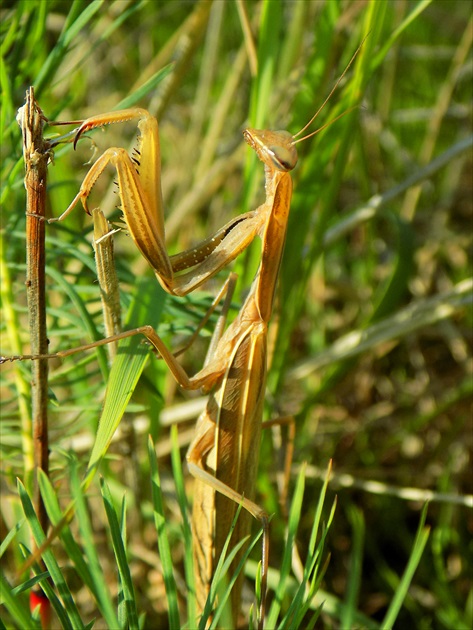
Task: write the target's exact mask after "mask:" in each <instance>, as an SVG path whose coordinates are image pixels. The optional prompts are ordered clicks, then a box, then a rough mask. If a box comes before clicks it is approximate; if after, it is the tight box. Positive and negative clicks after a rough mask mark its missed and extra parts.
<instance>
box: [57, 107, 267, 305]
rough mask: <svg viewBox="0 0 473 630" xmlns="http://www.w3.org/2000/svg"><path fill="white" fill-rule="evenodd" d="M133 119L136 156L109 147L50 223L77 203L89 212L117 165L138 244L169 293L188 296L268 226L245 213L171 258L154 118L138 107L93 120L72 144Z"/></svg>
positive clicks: (123, 201)
mask: <svg viewBox="0 0 473 630" xmlns="http://www.w3.org/2000/svg"><path fill="white" fill-rule="evenodd" d="M129 120H138V129H139V131H140V135H139V137H138V146H137V148H136V149H135V153H134V154H133V156H132V157H130V155H129V154H128V153H127V151H125V149H123V148H110V149H107V150H106V151H105V152H104V153H103V154H102V155H101V156H100V157H99V158H98V159H97V160H96V162H95V163H94V164H93V165H92V167H91V168H90V170H89V172H88V173H87V175H86V176H85V178H84V181H83V182H82V185H81V187H80V190H79V192H78V194H77V195H76V197H75V198H74V199H73V201H72V203H71V204H70V205H69V207H68V208H67V209H66V210H65V211H64V212H63V214H62V215H61V216H60V217H58V218H57V219H51V221H58V220H62V219H64V218H65V217H66V216H67V215H68V214H69V213H70V212H71V210H72V209H73V208H74V206H75V205H76V204H77V203H78V202H79V200H80V201H81V202H82V205H83V206H84V209H85V210H86V212H87V213H89V208H88V205H87V198H88V196H89V195H90V192H91V190H92V188H93V186H94V184H95V183H96V181H97V179H98V178H99V177H100V176H101V175H102V173H103V172H104V170H105V169H106V167H107V166H108V165H111V166H113V167H114V168H115V169H116V174H117V184H118V192H119V195H120V200H121V205H122V210H123V215H124V218H125V221H126V224H127V228H128V231H129V233H130V236H131V237H132V239H133V241H134V243H135V245H136V246H137V248H138V249H139V251H140V252H141V254H142V255H143V256H144V257H145V258H146V260H147V261H148V262H149V264H150V265H151V267H152V268H153V269H154V271H155V273H156V276H157V278H158V280H159V282H160V284H161V286H162V287H163V288H164V289H165V291H167V292H168V293H172V294H174V295H186V294H187V293H189V292H190V291H193V290H194V289H196V288H197V287H198V286H200V285H201V284H202V283H203V282H205V281H206V280H208V279H209V278H211V277H212V276H214V275H215V274H216V273H217V272H218V271H220V270H221V269H222V268H223V267H225V266H226V265H227V264H229V263H230V262H231V261H232V260H233V259H234V258H236V256H238V254H239V253H240V252H241V251H242V250H243V249H245V248H246V247H247V246H248V245H249V244H250V243H251V241H252V240H253V239H254V237H255V235H256V234H257V233H258V231H259V230H260V229H261V226H262V225H264V221H265V217H264V216H263V215H262V213H261V212H258V210H257V211H253V212H247V213H246V214H243V215H240V216H238V217H236V218H235V219H232V220H231V221H229V222H228V223H227V224H226V225H224V226H223V227H222V228H220V229H219V230H218V231H217V232H216V233H215V234H213V235H212V236H211V237H209V238H207V239H205V240H204V241H202V242H201V243H199V244H198V245H196V246H195V247H193V248H191V249H189V250H187V251H184V252H180V253H178V254H175V255H174V256H169V255H168V253H167V251H166V245H165V234H164V208H163V199H162V192H161V156H160V148H159V133H158V122H157V120H156V118H154V117H153V116H151V114H150V113H149V112H147V111H146V110H145V109H139V108H132V109H125V110H121V111H117V112H110V113H107V114H101V115H99V116H93V117H92V118H88V119H87V120H84V122H83V123H82V124H81V126H80V127H79V129H78V130H77V133H76V135H75V140H74V146H75V145H76V143H77V141H78V140H79V138H80V137H81V135H82V134H83V133H85V132H86V131H89V130H91V129H94V128H95V127H102V126H104V125H107V124H112V123H118V122H125V121H129ZM182 272H184V273H182ZM176 274H178V275H176Z"/></svg>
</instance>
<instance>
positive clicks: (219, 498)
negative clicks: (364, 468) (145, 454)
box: [2, 45, 361, 627]
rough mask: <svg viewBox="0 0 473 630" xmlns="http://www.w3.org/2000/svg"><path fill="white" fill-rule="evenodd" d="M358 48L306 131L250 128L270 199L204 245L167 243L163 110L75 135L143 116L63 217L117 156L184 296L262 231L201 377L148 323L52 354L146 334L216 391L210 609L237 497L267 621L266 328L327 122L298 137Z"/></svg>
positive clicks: (129, 211) (198, 534)
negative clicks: (256, 538) (301, 164)
mask: <svg viewBox="0 0 473 630" xmlns="http://www.w3.org/2000/svg"><path fill="white" fill-rule="evenodd" d="M360 47H361V45H360ZM360 47H359V48H360ZM359 48H358V49H357V51H356V52H355V54H354V55H353V57H352V59H351V60H350V62H349V64H348V65H347V67H346V68H345V70H344V72H343V74H342V75H341V76H340V78H339V79H338V81H337V82H336V84H335V86H334V87H333V89H332V90H331V92H330V94H329V95H328V97H327V98H326V99H325V101H324V102H323V104H322V105H321V107H320V108H319V109H318V110H317V112H316V114H315V115H314V116H313V117H312V119H311V120H310V121H309V122H308V123H307V125H305V126H304V127H303V128H302V129H301V130H300V131H299V132H298V133H296V134H295V135H291V134H290V133H289V132H286V131H264V130H256V129H246V130H245V131H244V138H245V141H246V142H247V143H248V144H249V145H250V147H251V148H252V149H254V150H255V151H256V153H257V155H258V158H259V159H260V160H261V161H262V162H263V164H264V169H265V178H266V182H265V189H266V199H265V201H264V203H263V204H262V205H261V206H259V207H258V208H257V210H255V211H252V212H248V213H246V214H243V215H241V216H239V217H237V218H236V219H233V220H232V221H230V222H229V223H227V224H226V225H225V226H224V227H223V228H221V229H220V230H218V231H217V232H216V234H214V235H213V236H212V237H210V238H208V239H206V240H205V241H203V242H202V243H200V244H199V245H198V246H197V247H195V248H193V249H191V250H187V251H185V252H182V253H180V254H176V255H174V256H168V254H167V252H166V249H165V245H164V221H163V206H162V195H161V183H160V178H159V170H160V158H159V138H158V125H157V121H156V119H155V118H153V117H152V116H151V115H150V114H149V113H148V112H147V111H146V110H143V109H127V110H124V111H118V112H114V113H110V114H102V115H100V116H95V117H92V118H89V119H87V120H85V121H84V122H83V123H82V124H81V126H80V127H79V129H78V131H77V133H76V137H75V141H74V144H75V143H76V142H77V141H78V139H79V138H80V136H81V135H82V134H83V133H84V132H86V131H88V130H90V129H93V128H95V127H100V126H103V125H106V124H109V123H116V122H123V121H126V120H132V119H138V120H139V123H138V127H139V130H140V132H141V136H140V139H139V146H138V157H137V158H135V161H133V159H132V158H131V157H130V156H129V155H128V153H127V152H126V151H125V150H124V149H120V148H111V149H108V150H107V151H106V152H105V153H104V154H103V155H102V156H101V157H99V158H98V160H97V161H96V162H95V164H94V165H93V166H92V168H91V169H90V171H89V172H88V174H87V176H86V177H85V179H84V181H83V183H82V185H81V188H80V191H79V193H78V194H77V196H76V197H75V199H74V200H73V202H72V203H71V205H70V206H69V207H68V209H67V210H66V211H65V212H64V213H63V215H61V217H59V218H60V219H62V218H64V217H65V216H66V215H67V214H68V213H69V212H70V211H71V210H72V208H73V207H74V206H75V205H76V203H77V202H78V201H79V199H80V200H81V202H82V204H83V206H84V208H85V210H86V211H88V207H87V197H88V195H89V194H90V191H91V189H92V187H93V185H94V183H95V182H96V180H97V178H98V177H99V176H100V175H101V173H102V172H103V171H104V169H105V168H106V166H107V165H108V164H109V163H110V164H112V165H113V166H114V167H115V168H116V172H117V180H118V188H119V194H120V197H121V201H122V207H123V212H124V216H125V220H126V223H127V227H128V230H129V233H130V235H131V237H132V239H133V241H134V243H135V244H136V246H137V247H138V249H139V251H140V252H141V253H142V255H143V256H144V257H145V258H146V260H147V261H148V262H149V263H150V264H151V266H152V267H153V269H154V270H155V272H156V275H157V277H158V279H159V281H160V283H161V285H162V286H163V288H164V289H165V290H166V291H168V292H169V293H173V294H176V295H184V294H186V293H188V292H189V291H192V290H194V289H195V288H196V287H198V286H200V285H201V284H202V283H203V282H205V281H206V280H207V279H209V278H210V277H211V276H213V275H215V274H216V273H217V272H218V271H219V270H220V269H222V268H223V267H224V266H225V265H227V264H228V263H229V262H231V261H232V260H233V259H234V258H235V257H236V256H238V254H239V253H240V252H241V251H242V250H243V249H245V248H246V247H247V246H248V245H249V244H250V243H251V241H252V240H253V239H254V237H255V236H256V235H259V236H260V238H261V240H262V253H261V261H260V265H259V268H258V271H257V273H256V276H255V279H254V281H253V284H252V286H251V288H250V291H249V294H248V296H247V298H246V300H245V302H244V304H243V306H242V307H241V308H240V311H239V313H238V315H237V317H236V319H235V320H234V321H233V322H232V323H231V324H230V325H229V326H228V328H227V329H226V331H225V332H224V333H223V334H219V335H217V336H215V339H214V342H213V350H212V352H211V354H210V356H209V357H208V359H207V360H206V363H205V365H204V367H203V368H202V369H201V370H200V371H199V372H197V373H196V374H195V375H194V376H189V375H188V374H187V373H186V372H185V370H184V369H183V368H182V366H181V365H180V363H179V362H178V361H177V359H176V357H175V356H174V355H173V353H172V352H171V351H170V350H169V349H168V348H167V347H166V345H165V344H164V342H163V341H162V339H161V338H160V337H159V336H158V335H157V333H156V332H155V331H154V329H153V328H152V327H151V326H140V327H139V328H136V329H133V330H129V331H126V332H123V333H120V334H117V335H114V336H111V337H108V338H106V339H103V340H101V341H98V342H94V343H92V344H88V345H86V346H82V347H80V348H73V349H69V350H64V351H60V352H57V353H55V354H50V355H45V356H47V357H48V358H54V357H66V356H68V355H71V354H73V353H76V352H79V351H83V350H86V349H90V348H93V347H97V346H99V345H104V344H106V343H110V342H112V341H117V340H119V339H123V338H126V337H130V336H133V335H137V334H141V335H144V336H145V337H146V339H147V340H148V341H149V342H150V343H151V344H152V345H153V346H154V348H155V349H156V350H157V351H158V352H159V354H160V355H161V357H162V358H163V359H164V361H165V362H166V364H167V366H168V367H169V369H170V371H171V372H172V374H173V376H174V378H175V379H176V381H177V382H178V383H179V384H180V385H181V386H182V387H183V388H184V389H188V390H195V389H200V388H202V389H203V390H204V391H205V392H208V393H209V399H208V403H207V407H206V409H205V410H204V412H203V413H202V414H201V416H200V417H199V419H198V421H197V427H196V434H195V437H194V439H193V441H192V443H191V445H190V447H189V450H188V453H187V462H188V466H189V470H190V472H191V474H192V475H193V476H194V477H195V479H196V487H195V491H194V505H193V515H192V529H193V536H194V561H195V571H196V592H197V599H198V605H199V607H200V609H201V610H202V609H203V608H204V605H205V601H206V599H207V596H208V593H209V589H210V584H211V581H212V578H213V575H214V572H215V567H216V564H217V562H218V560H219V558H220V555H221V552H222V549H223V547H224V544H225V541H226V539H227V536H228V533H229V530H230V527H231V525H232V522H233V520H234V516H235V513H236V510H237V508H238V505H239V504H241V505H242V507H243V508H244V509H243V510H242V512H241V514H240V515H239V518H238V520H237V523H236V526H235V531H234V538H233V540H235V541H240V540H242V539H243V538H245V537H246V536H248V534H249V530H250V527H251V516H253V517H255V518H256V519H258V520H260V522H261V524H262V528H263V552H262V573H261V575H262V577H261V603H260V609H259V620H258V622H259V627H262V625H263V621H264V602H265V593H266V581H267V572H268V551H269V549H268V547H269V542H268V524H269V518H268V515H267V514H266V512H265V511H264V510H263V509H262V508H261V507H260V506H258V505H257V503H255V502H254V491H255V480H256V475H257V468H258V459H259V448H260V437H261V428H262V424H263V423H262V418H263V403H264V395H265V383H266V373H267V358H266V356H267V330H268V324H269V320H270V318H271V313H272V310H273V301H274V295H275V288H276V283H277V278H278V273H279V268H280V265H281V260H282V255H283V250H284V243H285V237H286V230H287V223H288V217H289V211H290V202H291V196H292V180H291V176H290V171H291V170H292V169H293V168H294V167H295V166H296V163H297V151H296V148H295V144H296V143H297V142H300V141H302V140H305V139H306V138H309V137H311V136H313V135H314V134H315V133H317V132H319V131H321V130H322V129H324V128H325V126H326V125H324V126H323V127H321V128H319V129H318V130H316V131H315V132H312V133H310V134H308V135H307V136H305V137H302V138H299V139H297V138H298V136H300V135H301V134H302V133H303V132H304V131H305V130H306V129H307V128H308V127H309V125H311V124H312V122H313V120H314V119H315V117H316V116H317V115H318V113H319V112H320V111H321V109H322V108H323V107H324V106H325V104H326V103H327V101H328V99H329V98H330V97H331V95H332V93H333V92H334V90H335V89H336V87H337V86H338V84H339V83H340V81H341V80H342V78H343V76H344V75H345V73H346V72H347V70H348V68H349V67H350V65H351V63H352V62H353V60H354V58H355V56H356V55H357V53H358V51H359ZM335 120H336V119H335ZM331 122H334V121H333V120H332V121H331ZM137 166H138V167H139V172H137V168H136V167H137ZM42 357H43V355H36V356H26V355H25V356H23V357H12V359H13V358H22V359H28V358H29V359H38V358H42ZM2 360H5V359H2ZM243 552H244V549H243V548H242V549H241V550H240V551H239V554H238V555H237V556H236V557H235V559H234V561H233V564H232V568H235V567H236V566H237V565H238V562H239V558H240V557H241V555H242V553H243ZM240 593H241V580H240V579H239V580H238V581H237V582H236V584H235V587H234V589H233V591H232V608H233V615H234V620H235V625H236V624H237V619H238V612H239V607H240Z"/></svg>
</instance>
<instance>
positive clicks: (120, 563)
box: [100, 478, 139, 630]
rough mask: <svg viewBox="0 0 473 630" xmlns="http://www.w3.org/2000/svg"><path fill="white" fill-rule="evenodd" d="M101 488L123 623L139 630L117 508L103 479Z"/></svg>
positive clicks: (132, 629)
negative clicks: (116, 574)
mask: <svg viewBox="0 0 473 630" xmlns="http://www.w3.org/2000/svg"><path fill="white" fill-rule="evenodd" d="M100 487H101V491H102V498H103V503H104V506H105V511H106V513H107V520H108V523H109V525H110V537H111V539H112V546H113V551H114V553H115V558H116V560H117V568H118V575H119V578H120V585H121V591H122V597H123V601H122V602H120V604H122V611H123V616H124V619H123V621H124V622H126V627H128V628H130V629H131V630H138V628H139V624H138V614H137V610H136V599H135V592H134V588H133V581H132V579H131V573H130V566H129V564H128V559H127V555H126V550H125V544H124V540H123V538H122V527H121V526H120V523H119V522H118V517H117V513H116V511H115V507H114V505H113V501H112V495H111V493H110V490H109V488H108V485H107V483H106V481H105V480H104V479H103V478H101V479H100ZM123 509H124V508H123ZM122 522H123V523H124V514H122ZM119 621H122V620H121V619H120V613H119ZM121 627H124V626H123V624H121Z"/></svg>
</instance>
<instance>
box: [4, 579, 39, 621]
mask: <svg viewBox="0 0 473 630" xmlns="http://www.w3.org/2000/svg"><path fill="white" fill-rule="evenodd" d="M0 604H1V605H2V606H5V608H6V609H7V610H8V612H9V613H10V615H11V616H12V617H13V619H15V621H16V623H17V624H18V625H17V627H22V628H29V629H31V630H41V624H40V622H39V620H36V621H35V620H34V619H32V617H31V615H30V613H29V605H28V600H27V598H26V597H25V596H21V595H19V594H15V592H14V589H12V588H11V586H10V585H9V584H8V582H7V580H6V578H5V577H4V575H3V573H2V574H0ZM20 624H21V625H20Z"/></svg>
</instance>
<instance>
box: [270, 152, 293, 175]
mask: <svg viewBox="0 0 473 630" xmlns="http://www.w3.org/2000/svg"><path fill="white" fill-rule="evenodd" d="M268 154H269V155H270V157H271V160H272V162H273V164H274V167H275V168H277V169H278V171H292V169H293V168H294V167H295V165H296V164H297V151H296V150H295V148H294V147H292V146H289V147H282V146H272V147H268Z"/></svg>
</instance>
